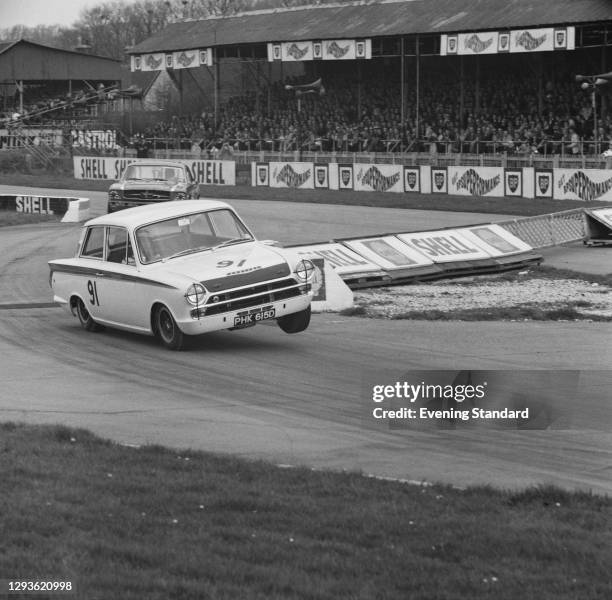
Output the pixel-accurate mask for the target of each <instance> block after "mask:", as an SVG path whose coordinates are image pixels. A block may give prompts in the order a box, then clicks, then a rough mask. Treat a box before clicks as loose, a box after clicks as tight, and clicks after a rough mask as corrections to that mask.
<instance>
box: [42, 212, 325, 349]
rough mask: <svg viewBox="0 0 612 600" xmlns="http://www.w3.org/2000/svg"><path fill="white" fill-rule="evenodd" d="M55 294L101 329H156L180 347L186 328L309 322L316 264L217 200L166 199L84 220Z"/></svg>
mask: <svg viewBox="0 0 612 600" xmlns="http://www.w3.org/2000/svg"><path fill="white" fill-rule="evenodd" d="M49 268H50V275H49V282H50V285H51V287H52V289H53V294H54V301H55V302H57V303H59V304H60V305H62V306H63V307H65V308H66V309H68V310H69V311H70V312H72V314H73V315H76V316H77V317H78V318H79V320H80V322H81V325H82V326H83V327H84V328H85V329H86V330H88V331H94V330H96V329H98V328H100V326H102V325H108V326H110V327H116V328H118V329H125V330H128V331H135V332H139V333H144V334H148V335H156V336H158V337H159V339H160V340H161V342H162V343H163V344H164V345H165V346H166V347H167V348H170V349H172V350H180V349H181V348H182V346H183V343H184V339H185V336H186V335H197V334H201V333H206V332H210V331H217V330H221V329H241V328H245V327H251V326H253V325H255V324H257V323H258V322H260V321H264V320H268V319H276V321H277V323H278V325H279V326H280V328H281V329H282V330H283V331H285V332H286V333H298V332H300V331H303V330H304V329H306V328H307V327H308V324H309V322H310V301H311V295H312V293H311V285H310V284H311V281H312V277H313V273H314V265H313V264H312V263H311V262H310V261H309V260H301V259H299V258H298V257H297V256H296V255H294V254H293V253H292V252H291V251H289V250H283V249H280V248H275V247H272V246H270V245H269V244H265V243H263V242H259V241H257V240H256V239H255V237H254V236H253V234H252V233H251V232H250V231H249V229H248V228H247V227H246V225H245V224H244V223H243V222H242V220H241V219H240V218H239V217H238V215H237V214H236V213H235V212H234V210H233V209H232V207H231V206H229V205H228V204H226V203H224V202H220V201H217V200H184V201H180V202H162V203H159V204H156V205H153V206H145V207H138V208H130V209H127V210H122V211H119V212H116V213H112V214H108V215H104V216H102V217H97V218H95V219H92V220H91V221H88V222H87V223H85V225H84V227H83V230H82V233H81V238H80V241H79V245H78V251H77V255H76V256H75V257H74V258H69V259H59V260H52V261H50V262H49Z"/></svg>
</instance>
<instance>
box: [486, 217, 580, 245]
mask: <svg viewBox="0 0 612 600" xmlns="http://www.w3.org/2000/svg"><path fill="white" fill-rule="evenodd" d="M498 225H501V226H502V227H503V228H504V229H506V230H507V231H509V232H510V233H512V234H513V235H515V236H516V237H518V238H519V239H521V240H523V241H524V242H526V243H527V244H529V245H530V246H532V247H533V248H546V247H548V246H557V245H559V244H566V243H569V242H577V241H580V240H583V239H585V238H586V235H587V233H586V226H585V221H584V211H583V210H582V209H581V208H576V209H574V210H566V211H563V212H559V213H554V214H549V215H538V216H536V217H525V218H521V219H513V220H511V221H502V222H499V223H498Z"/></svg>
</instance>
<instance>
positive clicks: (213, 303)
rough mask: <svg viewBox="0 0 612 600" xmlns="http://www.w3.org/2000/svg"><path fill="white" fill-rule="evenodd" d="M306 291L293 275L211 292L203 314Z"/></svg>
mask: <svg viewBox="0 0 612 600" xmlns="http://www.w3.org/2000/svg"><path fill="white" fill-rule="evenodd" d="M306 291H307V288H306V286H305V285H304V284H299V283H298V282H297V281H296V280H295V279H293V277H287V278H285V279H280V280H278V281H268V282H265V283H260V284H257V285H252V286H248V287H242V288H238V289H231V290H225V291H223V292H218V293H212V294H211V295H210V296H209V298H208V300H207V302H206V308H205V314H206V316H209V315H218V314H221V313H224V312H231V311H236V310H241V309H244V308H250V307H252V306H259V305H260V304H270V303H271V302H278V301H279V300H286V299H287V298H295V297H296V296H301V295H302V294H304V293H305V292H306Z"/></svg>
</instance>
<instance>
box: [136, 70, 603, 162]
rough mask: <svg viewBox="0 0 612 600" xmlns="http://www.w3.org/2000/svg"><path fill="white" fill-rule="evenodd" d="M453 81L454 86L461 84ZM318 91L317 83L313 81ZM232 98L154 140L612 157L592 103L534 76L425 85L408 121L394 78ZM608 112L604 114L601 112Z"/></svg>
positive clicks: (154, 133) (570, 84)
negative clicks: (321, 89)
mask: <svg viewBox="0 0 612 600" xmlns="http://www.w3.org/2000/svg"><path fill="white" fill-rule="evenodd" d="M455 79H456V78H455ZM310 80H311V81H312V78H311V79H310ZM287 83H289V84H296V83H304V80H297V79H287V80H285V81H283V82H277V83H274V84H272V86H271V88H270V89H269V90H265V91H263V92H260V93H259V95H257V94H256V93H255V92H248V93H245V94H244V95H242V96H239V97H234V98H231V99H230V100H229V101H228V102H227V103H226V104H225V105H224V106H222V107H221V109H220V111H219V117H218V122H217V127H216V128H215V123H214V114H212V113H210V112H207V111H205V112H203V113H201V114H199V115H191V116H185V117H182V118H178V117H173V118H172V119H171V120H170V121H166V122H158V123H157V124H155V126H153V127H150V128H148V129H147V130H146V131H145V132H144V135H145V137H147V138H150V139H151V138H170V139H183V140H186V141H187V142H186V144H187V145H188V146H190V147H191V149H192V150H193V151H195V152H200V151H202V150H206V149H208V150H209V151H210V152H212V153H213V154H217V153H219V152H224V153H231V152H234V151H240V150H274V151H295V150H298V149H301V150H306V151H323V152H329V151H337V152H400V151H407V152H417V151H418V152H430V153H449V152H462V153H477V154H478V153H492V152H495V153H508V154H536V153H537V154H543V155H551V154H570V155H576V154H599V153H601V152H603V151H605V150H608V149H612V119H611V118H610V115H609V114H606V113H605V112H604V114H603V115H602V114H599V115H598V127H597V143H595V131H594V118H593V109H592V104H591V96H590V94H587V93H585V92H584V91H583V90H582V89H580V87H579V86H578V85H576V83H575V81H574V78H573V76H572V75H571V73H566V74H565V76H558V77H556V78H555V79H549V80H546V79H544V80H542V81H541V82H539V80H538V77H537V76H536V75H527V76H525V74H521V75H520V76H517V74H516V73H512V72H509V73H500V72H492V73H489V74H486V73H484V74H483V75H482V76H481V77H480V78H479V80H478V83H476V82H475V81H474V80H471V81H466V82H465V83H464V86H463V101H461V100H460V98H461V86H460V83H459V82H458V81H454V82H452V83H449V82H448V80H446V79H444V78H443V77H429V78H423V81H422V82H421V86H420V90H419V118H418V123H417V119H416V105H417V98H416V91H415V89H414V86H413V85H412V82H411V83H410V87H408V85H407V86H406V99H405V114H404V119H403V120H402V115H401V100H400V98H401V91H400V85H399V82H397V81H395V82H394V81H393V80H392V79H391V78H390V77H389V76H388V74H387V73H384V72H383V73H380V74H378V76H377V75H376V73H375V72H372V73H370V74H369V76H368V78H367V79H365V80H364V82H363V83H361V84H358V83H357V82H356V81H355V80H354V79H353V78H351V77H350V76H344V77H343V76H338V75H334V77H333V78H330V80H329V81H326V80H325V78H324V85H325V93H324V94H323V95H318V94H305V95H303V96H301V97H300V110H299V111H298V102H297V98H296V95H295V92H294V91H292V90H286V89H285V84H287ZM598 110H601V109H598Z"/></svg>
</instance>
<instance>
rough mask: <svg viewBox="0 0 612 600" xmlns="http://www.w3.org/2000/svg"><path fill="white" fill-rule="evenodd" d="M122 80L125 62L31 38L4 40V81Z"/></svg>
mask: <svg viewBox="0 0 612 600" xmlns="http://www.w3.org/2000/svg"><path fill="white" fill-rule="evenodd" d="M14 79H23V80H27V81H45V80H68V79H86V80H89V79H100V80H102V81H118V80H120V79H121V62H120V61H118V60H115V59H112V58H107V57H105V56H95V55H91V54H83V53H81V52H73V51H71V50H64V49H62V48H54V47H52V46H45V45H43V44H38V43H36V42H30V41H27V40H18V41H16V42H0V81H8V80H14Z"/></svg>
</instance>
